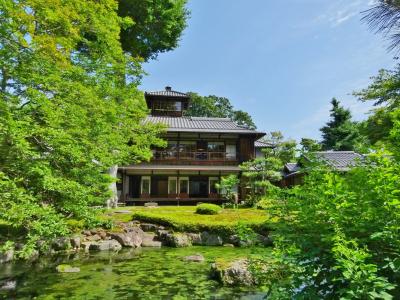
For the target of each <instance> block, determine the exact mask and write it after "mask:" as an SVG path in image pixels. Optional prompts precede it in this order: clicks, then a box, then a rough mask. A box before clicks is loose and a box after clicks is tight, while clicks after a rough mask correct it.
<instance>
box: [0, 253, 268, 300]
mask: <svg viewBox="0 0 400 300" xmlns="http://www.w3.org/2000/svg"><path fill="white" fill-rule="evenodd" d="M269 252H270V250H269V249H265V248H229V247H189V248H160V249H154V248H141V249H132V250H123V251H120V252H118V253H110V252H98V253H90V254H89V253H79V254H74V255H69V256H57V257H51V258H41V259H39V260H37V261H35V262H34V263H30V264H28V263H23V262H17V263H13V264H5V265H0V299H254V300H255V299H264V297H265V295H266V293H265V292H264V291H262V290H260V289H257V288H239V287H234V288H231V287H224V286H221V285H220V284H219V283H218V282H216V281H214V280H212V279H210V278H209V270H210V264H211V263H212V262H213V261H214V259H215V258H218V257H225V258H240V257H260V256H263V257H264V258H265V257H266V256H268V255H269ZM193 254H201V255H203V256H204V258H205V261H204V262H201V263H199V262H187V261H184V260H183V258H184V257H185V256H188V255H193ZM61 263H64V264H69V265H71V266H73V267H79V268H80V272H79V273H57V271H56V266H57V265H59V264H61ZM5 284H8V285H11V286H12V285H15V288H13V289H9V290H6V289H4V285H5ZM1 286H3V289H1Z"/></svg>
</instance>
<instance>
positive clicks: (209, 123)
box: [145, 116, 264, 136]
mask: <svg viewBox="0 0 400 300" xmlns="http://www.w3.org/2000/svg"><path fill="white" fill-rule="evenodd" d="M147 122H150V123H161V124H164V125H166V126H168V132H196V133H197V132H210V133H239V134H256V135H260V136H263V135H264V133H263V132H258V131H255V130H252V129H249V128H247V127H244V126H240V125H238V124H236V122H234V121H232V120H230V119H228V118H208V117H165V116H147V118H146V120H145V123H147Z"/></svg>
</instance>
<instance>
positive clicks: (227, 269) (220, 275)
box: [211, 259, 256, 286]
mask: <svg viewBox="0 0 400 300" xmlns="http://www.w3.org/2000/svg"><path fill="white" fill-rule="evenodd" d="M211 275H212V277H213V278H215V279H217V280H218V281H220V282H221V283H222V284H224V285H229V286H251V285H255V284H256V281H255V279H254V276H253V275H252V274H251V272H250V270H249V262H248V260H246V259H240V260H236V261H233V262H226V261H223V260H217V261H216V262H215V263H213V264H212V265H211Z"/></svg>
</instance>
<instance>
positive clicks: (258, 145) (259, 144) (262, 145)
mask: <svg viewBox="0 0 400 300" xmlns="http://www.w3.org/2000/svg"><path fill="white" fill-rule="evenodd" d="M271 146H272V145H271V144H270V143H268V142H264V141H261V140H257V141H255V142H254V147H256V148H267V147H271Z"/></svg>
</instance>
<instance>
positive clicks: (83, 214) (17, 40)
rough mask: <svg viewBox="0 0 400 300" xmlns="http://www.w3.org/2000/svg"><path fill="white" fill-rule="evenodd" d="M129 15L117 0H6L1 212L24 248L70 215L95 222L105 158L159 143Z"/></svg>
mask: <svg viewBox="0 0 400 300" xmlns="http://www.w3.org/2000/svg"><path fill="white" fill-rule="evenodd" d="M131 24H132V22H131V20H129V19H126V18H120V17H119V16H118V15H117V4H116V3H115V2H114V1H112V0H104V1H101V2H98V1H83V0H68V1H62V2H60V1H56V0H50V1H42V0H24V1H13V0H5V1H2V2H0V70H1V74H0V82H1V89H0V192H1V193H0V200H1V201H0V219H2V220H4V221H6V222H8V223H9V224H12V226H16V227H21V228H23V229H24V232H26V237H27V243H26V247H27V248H32V247H33V245H34V243H35V241H36V240H37V239H39V238H45V239H46V240H49V238H52V237H55V236H57V235H59V234H63V233H65V232H66V231H67V230H68V228H67V226H66V221H67V220H68V219H70V218H75V219H82V220H84V221H85V222H86V223H87V224H89V223H90V222H92V221H93V216H94V215H93V212H94V211H93V209H90V207H91V206H93V205H99V204H103V203H104V202H105V200H106V199H107V198H108V197H109V195H110V191H109V186H110V183H111V182H112V181H113V179H112V178H110V176H109V175H108V174H107V170H108V168H109V167H110V166H113V165H117V164H122V163H134V162H139V161H143V160H148V159H149V158H150V157H151V155H152V154H151V151H150V146H151V145H154V144H155V145H160V144H162V141H161V140H160V139H159V138H158V133H159V131H160V127H159V126H152V125H146V126H143V124H142V120H143V118H144V117H145V116H146V114H147V108H146V105H145V101H144V97H143V94H142V93H141V92H140V91H138V89H137V84H138V78H139V77H140V76H141V74H142V71H141V69H140V65H139V62H140V61H139V60H138V59H136V58H135V57H133V56H131V55H129V54H127V53H125V52H124V50H123V49H122V47H121V44H120V37H119V34H120V30H121V28H122V27H124V28H125V27H126V26H129V25H131Z"/></svg>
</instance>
